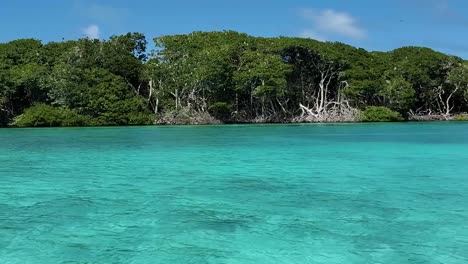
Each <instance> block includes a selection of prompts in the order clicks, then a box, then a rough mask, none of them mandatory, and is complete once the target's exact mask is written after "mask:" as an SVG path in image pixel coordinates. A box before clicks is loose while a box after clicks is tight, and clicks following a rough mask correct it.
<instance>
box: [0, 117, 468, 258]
mask: <svg viewBox="0 0 468 264" xmlns="http://www.w3.org/2000/svg"><path fill="white" fill-rule="evenodd" d="M0 180H1V185H0V263H21V264H23V263H171V264H178V263H246V264H248V263H255V264H263V263H300V264H302V263H327V264H328V263H339V264H348V263H372V264H373V263H392V264H393V263H399V264H402V263H444V264H452V263H460V264H461V263H464V264H466V263H468V124H467V123H441V124H435V123H425V124H383V125H374V124H370V125H364V124H358V125H309V126H219V127H145V128H141V127H140V128H137V127H135V128H77V129H8V130H0Z"/></svg>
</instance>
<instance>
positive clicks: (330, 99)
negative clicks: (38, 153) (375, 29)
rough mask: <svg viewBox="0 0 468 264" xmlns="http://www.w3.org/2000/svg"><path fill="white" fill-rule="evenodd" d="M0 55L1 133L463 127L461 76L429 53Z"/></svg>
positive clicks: (267, 49)
mask: <svg viewBox="0 0 468 264" xmlns="http://www.w3.org/2000/svg"><path fill="white" fill-rule="evenodd" d="M154 41H155V43H156V46H157V49H156V50H154V51H148V50H147V49H146V46H147V40H146V39H145V36H143V35H142V34H139V33H129V34H127V35H123V36H114V37H111V38H110V39H108V40H102V41H100V40H91V39H79V40H77V41H66V42H59V43H56V42H53V43H47V44H42V43H41V42H40V41H38V40H34V39H21V40H15V41H11V42H8V43H1V44H0V125H1V126H6V125H16V126H82V125H140V124H155V123H160V124H176V123H182V124H185V123H216V122H340V121H398V120H401V119H403V118H404V119H411V120H428V119H452V118H454V116H455V115H457V114H460V117H456V119H459V120H462V119H465V118H464V117H466V116H464V115H461V114H462V113H465V112H468V65H467V62H466V61H463V60H462V59H461V58H458V57H454V56H448V55H445V54H442V53H439V52H436V51H433V50H431V49H428V48H421V47H404V48H400V49H397V50H394V51H391V52H368V51H366V50H363V49H358V48H354V47H351V46H348V45H345V44H342V43H330V42H326V43H324V42H319V41H315V40H311V39H301V38H285V37H280V38H258V37H252V36H248V35H246V34H240V33H237V32H232V31H227V32H194V33H192V34H188V35H175V36H163V37H159V38H156V39H155V40H154Z"/></svg>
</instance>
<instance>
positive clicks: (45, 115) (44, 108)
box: [14, 104, 92, 127]
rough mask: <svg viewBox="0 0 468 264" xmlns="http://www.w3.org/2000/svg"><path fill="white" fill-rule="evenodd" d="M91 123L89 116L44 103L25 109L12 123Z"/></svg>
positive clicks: (32, 124) (80, 124) (18, 124)
mask: <svg viewBox="0 0 468 264" xmlns="http://www.w3.org/2000/svg"><path fill="white" fill-rule="evenodd" d="M91 124H92V121H91V119H90V118H89V117H85V116H82V115H79V114H78V113H76V112H75V111H73V110H70V109H68V108H62V107H53V106H51V105H46V104H37V105H34V106H32V107H31V108H28V109H26V111H25V112H24V114H22V115H20V116H18V117H17V118H16V120H15V122H14V125H15V126H18V127H55V126H57V127H61V126H62V127H68V126H89V125H91Z"/></svg>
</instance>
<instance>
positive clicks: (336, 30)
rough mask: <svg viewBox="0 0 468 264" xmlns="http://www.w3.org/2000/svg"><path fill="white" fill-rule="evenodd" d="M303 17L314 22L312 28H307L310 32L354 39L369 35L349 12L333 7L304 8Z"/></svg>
mask: <svg viewBox="0 0 468 264" xmlns="http://www.w3.org/2000/svg"><path fill="white" fill-rule="evenodd" d="M302 17H303V18H304V19H306V20H309V21H311V22H312V23H313V24H312V29H308V30H306V31H308V32H315V33H316V34H320V35H325V36H327V35H339V36H345V37H349V38H352V39H363V38H365V37H366V36H367V33H366V30H365V29H363V28H362V27H361V26H360V25H359V24H358V22H357V19H356V18H354V17H353V16H352V15H350V14H348V13H344V12H338V11H335V10H332V9H325V10H317V9H303V10H302Z"/></svg>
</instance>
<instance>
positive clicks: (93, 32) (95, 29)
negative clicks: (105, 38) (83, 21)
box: [81, 25, 100, 39]
mask: <svg viewBox="0 0 468 264" xmlns="http://www.w3.org/2000/svg"><path fill="white" fill-rule="evenodd" d="M81 31H82V32H83V34H84V35H85V36H86V37H87V38H90V39H98V38H99V33H100V31H99V26H97V25H89V26H88V27H86V28H83V29H82V30H81Z"/></svg>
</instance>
